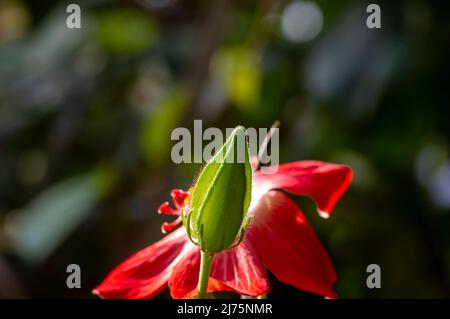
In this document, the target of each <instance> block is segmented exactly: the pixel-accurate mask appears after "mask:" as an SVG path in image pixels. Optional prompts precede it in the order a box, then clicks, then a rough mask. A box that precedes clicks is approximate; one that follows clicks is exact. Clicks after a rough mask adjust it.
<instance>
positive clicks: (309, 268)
mask: <svg viewBox="0 0 450 319" xmlns="http://www.w3.org/2000/svg"><path fill="white" fill-rule="evenodd" d="M253 214H254V218H253V220H252V223H251V224H250V226H249V228H248V230H247V234H246V236H249V237H250V239H251V242H252V243H253V245H254V246H255V248H256V251H257V252H258V255H259V256H260V257H261V259H262V261H263V262H264V264H265V265H266V266H267V267H268V268H269V270H270V271H271V272H272V273H273V274H274V275H275V276H276V277H277V278H278V280H280V281H282V282H285V283H288V284H291V285H293V286H295V287H296V288H299V289H302V290H306V291H309V292H312V293H316V294H319V295H322V296H326V297H330V298H333V297H336V294H335V292H334V291H333V288H332V285H333V283H334V282H335V281H336V273H335V271H334V268H333V265H332V264H331V261H330V259H329V258H328V256H327V254H326V252H325V250H324V249H323V247H322V245H321V244H320V242H319V240H318V238H317V237H316V235H315V233H314V231H313V229H312V228H311V226H310V225H309V224H308V222H307V221H306V219H305V216H304V215H303V213H302V212H301V211H300V210H299V208H298V207H297V206H296V205H295V203H294V202H293V201H292V200H291V199H290V198H289V196H287V195H286V194H284V193H282V192H278V191H270V192H268V193H266V194H265V195H264V196H263V197H262V198H261V200H260V201H259V202H258V203H257V205H256V207H255V209H254V213H253Z"/></svg>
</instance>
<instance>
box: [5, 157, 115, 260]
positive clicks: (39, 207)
mask: <svg viewBox="0 0 450 319" xmlns="http://www.w3.org/2000/svg"><path fill="white" fill-rule="evenodd" d="M114 181H115V172H114V171H113V169H112V168H111V167H109V166H104V165H101V166H99V167H98V168H97V169H94V170H93V171H92V172H90V173H87V174H85V175H81V176H77V177H72V178H70V179H68V180H65V181H63V182H60V183H58V184H56V185H54V186H52V187H50V188H48V189H47V190H45V191H44V192H43V193H41V194H39V195H38V196H37V197H36V198H35V199H33V200H32V201H31V203H30V204H29V205H28V206H27V207H26V208H25V209H24V211H22V212H21V213H20V214H19V215H18V216H17V218H16V219H15V220H14V221H13V223H12V225H11V226H12V229H13V232H12V234H11V244H12V248H13V249H14V250H15V252H16V253H17V254H18V255H19V256H21V257H22V258H23V259H25V260H26V261H27V262H29V263H40V262H41V261H43V260H45V258H47V257H48V256H49V255H50V254H51V253H52V252H53V251H54V250H55V249H56V248H57V247H58V246H59V245H60V244H61V243H62V241H63V240H64V239H65V238H66V237H67V236H68V235H69V234H70V233H71V231H73V230H74V229H75V228H76V227H77V226H78V225H79V224H80V223H81V222H82V221H83V220H84V219H85V218H86V217H87V216H88V214H89V212H90V211H91V210H92V209H93V207H94V205H95V204H96V203H97V202H98V200H99V199H100V198H101V197H102V196H104V195H105V194H106V193H107V192H108V191H110V189H111V186H112V184H113V183H114Z"/></svg>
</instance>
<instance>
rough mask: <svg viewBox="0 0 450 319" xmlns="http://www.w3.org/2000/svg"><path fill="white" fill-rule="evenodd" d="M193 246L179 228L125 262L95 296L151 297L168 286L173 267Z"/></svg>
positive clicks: (109, 276)
mask: <svg viewBox="0 0 450 319" xmlns="http://www.w3.org/2000/svg"><path fill="white" fill-rule="evenodd" d="M190 245H191V243H190V242H189V239H188V238H187V236H186V232H185V230H184V228H180V229H178V230H176V231H174V232H172V233H171V234H169V235H167V236H165V237H164V238H163V239H161V240H160V241H158V242H156V243H154V244H153V245H151V246H149V247H147V248H145V249H143V250H141V251H139V252H137V253H135V254H134V255H132V256H131V257H129V258H128V259H126V260H125V261H124V262H122V263H121V264H120V265H119V266H117V267H116V268H115V269H114V270H113V271H112V272H111V273H110V274H109V275H108V276H107V277H106V279H105V280H104V281H103V282H102V283H101V284H100V285H99V286H98V287H97V288H95V289H94V290H93V293H94V294H97V295H99V296H100V297H102V298H114V299H116V298H121V299H122V298H123V299H132V298H133V299H134V298H151V297H153V296H155V295H156V294H158V293H159V292H160V291H161V290H162V289H164V287H165V286H166V285H167V282H168V280H169V277H170V274H171V272H172V269H173V267H174V266H175V265H176V264H177V263H178V261H179V260H180V259H181V258H182V257H183V256H184V254H185V253H186V252H187V250H188V249H189V248H190V247H191V246H190Z"/></svg>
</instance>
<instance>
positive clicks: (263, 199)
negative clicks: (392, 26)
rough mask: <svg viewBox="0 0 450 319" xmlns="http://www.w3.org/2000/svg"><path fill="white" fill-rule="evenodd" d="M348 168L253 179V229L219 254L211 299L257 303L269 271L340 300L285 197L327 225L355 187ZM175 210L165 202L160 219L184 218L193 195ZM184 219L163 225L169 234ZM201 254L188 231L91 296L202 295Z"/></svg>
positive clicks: (306, 165)
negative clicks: (304, 200) (226, 295)
mask: <svg viewBox="0 0 450 319" xmlns="http://www.w3.org/2000/svg"><path fill="white" fill-rule="evenodd" d="M351 179H352V171H351V170H350V168H348V167H346V166H342V165H336V164H331V163H324V162H318V161H299V162H293V163H287V164H282V165H279V167H278V172H277V173H275V174H270V175H269V174H263V173H261V171H256V172H254V174H253V190H252V201H251V205H250V208H249V214H251V216H252V219H251V223H250V225H249V226H248V228H247V230H246V232H245V237H244V239H243V241H242V242H241V243H240V244H239V245H238V246H236V247H234V248H232V249H229V250H225V251H222V252H220V253H218V254H216V256H215V258H214V261H213V264H212V269H211V273H210V278H209V281H208V292H213V291H224V290H227V291H233V292H236V293H238V294H241V295H247V296H259V295H262V294H264V293H266V292H268V291H269V283H268V279H267V275H266V271H265V267H267V268H268V269H269V270H270V271H271V272H272V273H273V274H274V275H275V277H276V278H277V279H278V280H280V281H281V282H284V283H287V284H290V285H292V286H294V287H296V288H298V289H302V290H305V291H308V292H311V293H315V294H318V295H321V296H324V297H329V298H334V297H336V294H335V292H334V290H333V288H332V286H333V284H334V283H335V281H336V272H335V270H334V267H333V265H332V263H331V261H330V259H329V257H328V255H327V253H326V252H325V250H324V248H323V247H322V245H321V243H320V242H319V240H318V238H317V236H316V235H315V233H314V231H313V229H312V228H311V226H310V225H309V224H308V222H307V221H306V218H305V216H304V215H303V213H302V212H301V211H300V209H299V208H298V207H297V205H296V204H295V203H294V202H293V201H292V200H291V199H290V197H289V196H288V195H286V194H285V193H284V192H283V191H282V190H284V191H287V192H290V193H293V194H296V195H307V196H310V197H311V198H312V199H313V200H314V202H315V203H316V205H317V207H318V212H319V214H320V215H321V216H322V217H328V216H329V215H330V214H331V211H332V209H333V207H334V205H335V204H336V202H337V201H338V200H339V198H340V197H341V196H342V194H343V193H344V191H345V190H346V189H347V187H348V186H349V184H350V182H351ZM171 195H172V199H173V203H174V205H175V209H173V208H171V207H170V206H169V204H168V203H167V202H166V203H164V204H163V205H161V207H160V209H159V212H160V213H164V214H169V215H178V216H179V215H180V211H181V209H182V207H183V206H184V205H186V204H187V203H188V202H189V193H188V192H184V191H181V190H173V191H172V194H171ZM179 223H180V217H178V218H177V219H176V220H175V221H174V222H172V223H165V224H164V225H163V232H168V231H170V230H172V229H173V228H175V227H176V226H177V225H178V224H179ZM199 269H200V249H199V247H197V246H195V245H194V244H192V243H191V242H190V240H189V239H188V236H187V234H186V231H185V228H184V227H179V228H178V229H176V230H174V231H173V232H171V233H170V234H168V235H166V236H165V237H164V238H163V239H162V240H160V241H158V242H156V243H154V244H153V245H151V246H149V247H147V248H145V249H143V250H141V251H139V252H137V253H135V254H134V255H132V256H131V257H129V258H128V259H127V260H125V261H124V262H123V263H121V264H120V265H119V266H117V267H116V268H115V269H114V270H113V271H112V272H111V273H110V274H109V275H108V276H107V277H106V279H105V280H104V281H103V282H102V283H101V284H100V285H99V286H98V287H97V288H96V289H95V290H94V291H93V292H94V293H95V294H97V295H99V296H100V297H102V298H151V297H153V296H155V295H156V294H158V293H159V292H160V291H161V290H163V289H164V288H165V287H166V286H167V285H168V286H169V288H170V293H171V295H172V297H173V298H190V297H193V296H195V295H196V294H197V293H198V288H197V286H198V277H199Z"/></svg>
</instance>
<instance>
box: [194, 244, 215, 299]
mask: <svg viewBox="0 0 450 319" xmlns="http://www.w3.org/2000/svg"><path fill="white" fill-rule="evenodd" d="M213 259H214V254H211V253H205V252H204V251H202V252H201V259H200V274H199V276H198V299H205V298H206V293H207V290H208V280H209V273H210V272H211V265H212V261H213Z"/></svg>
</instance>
